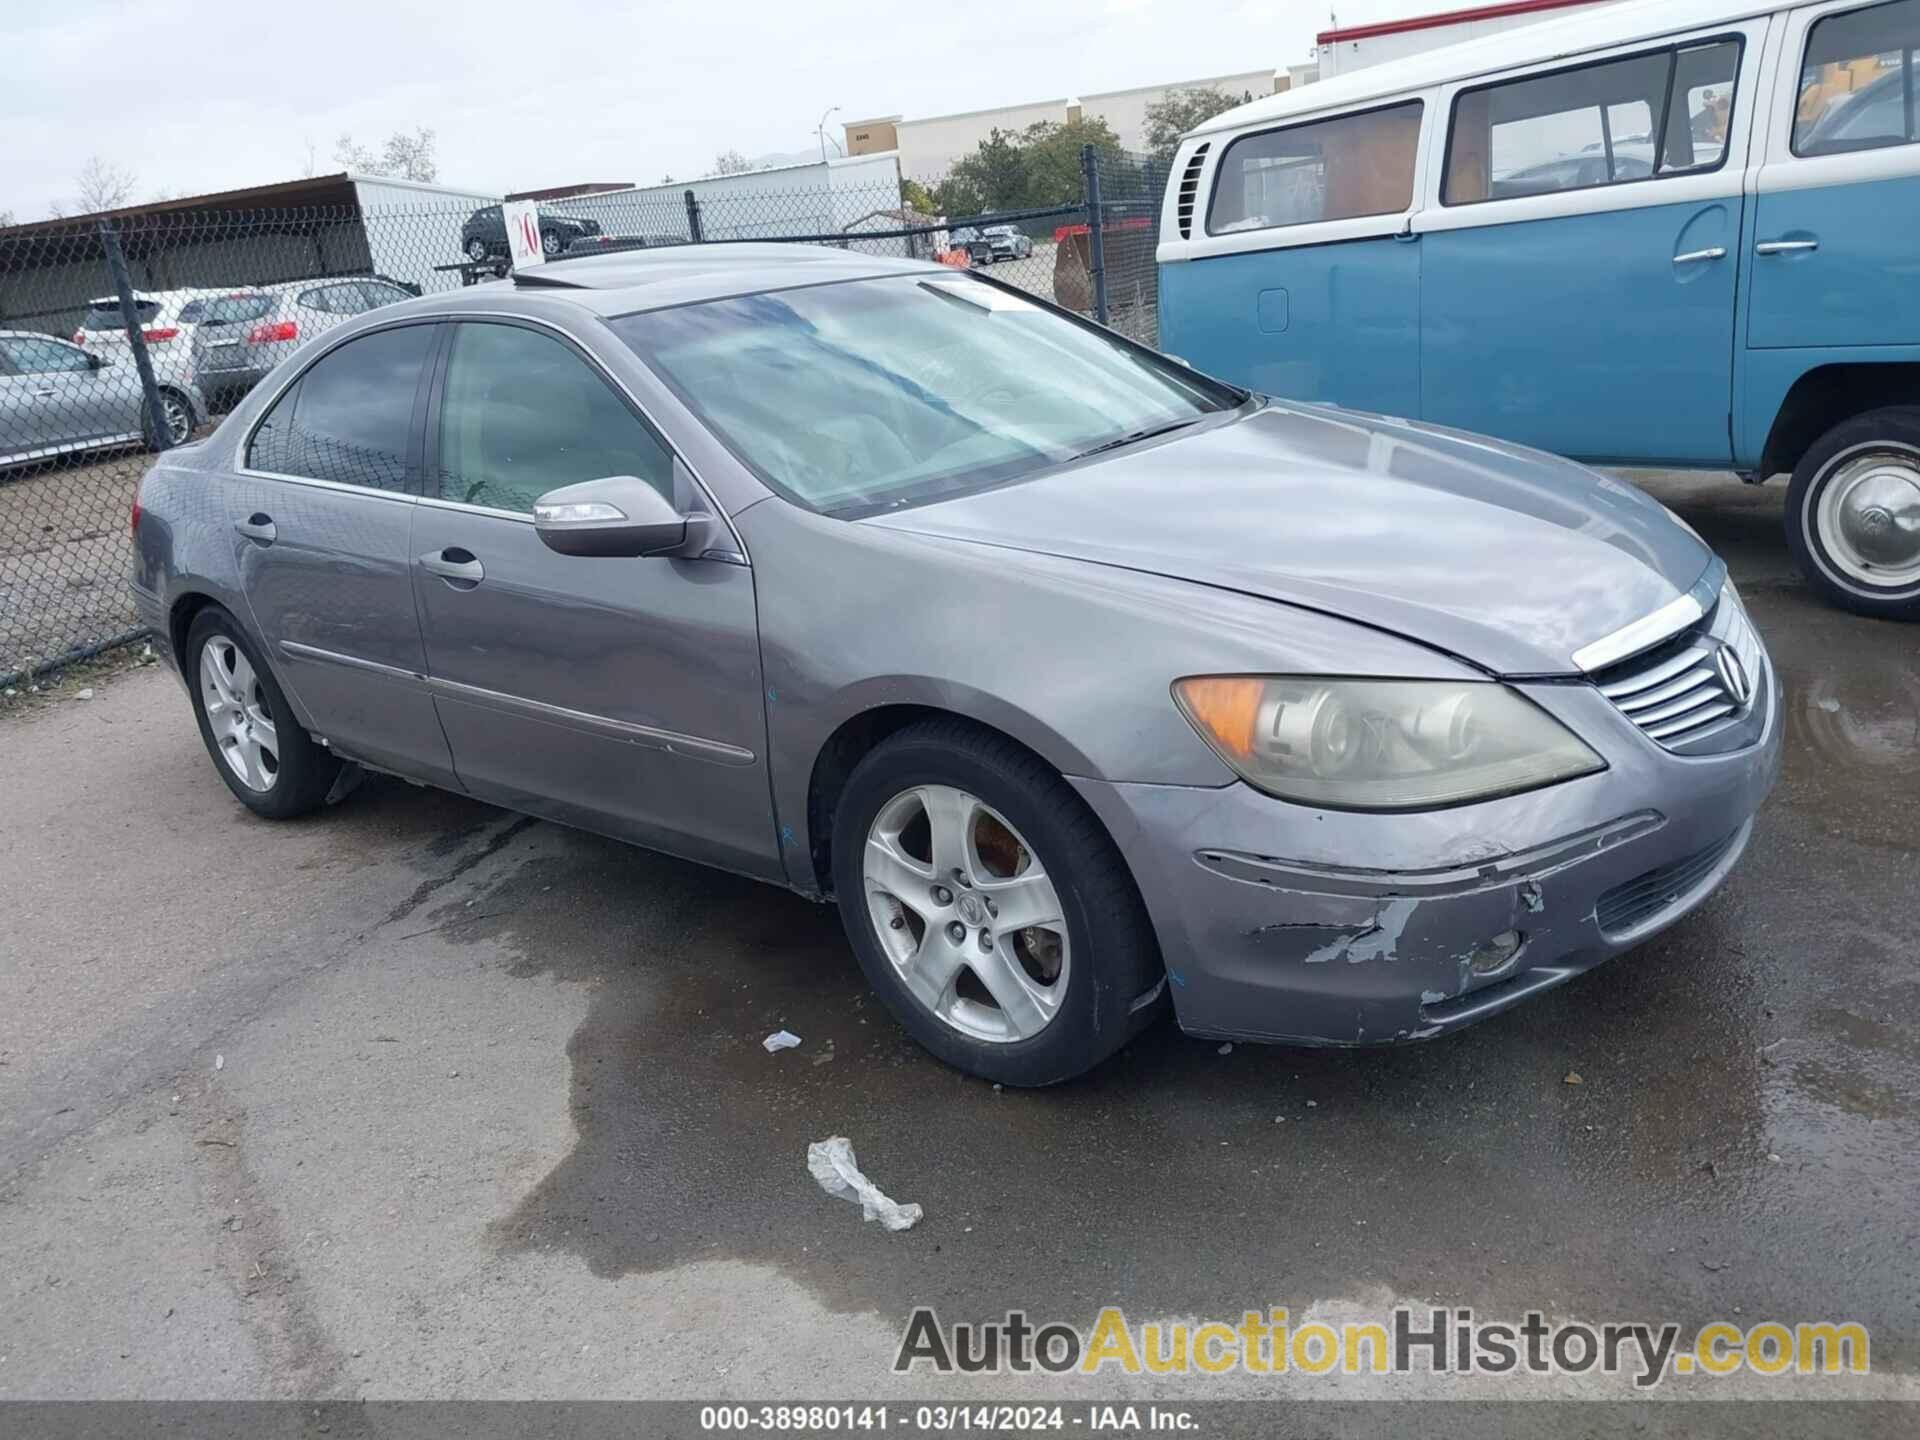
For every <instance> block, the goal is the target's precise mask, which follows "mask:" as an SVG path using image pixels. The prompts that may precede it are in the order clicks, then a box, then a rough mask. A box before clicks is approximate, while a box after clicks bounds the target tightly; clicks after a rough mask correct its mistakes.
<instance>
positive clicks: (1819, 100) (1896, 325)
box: [1746, 0, 1920, 418]
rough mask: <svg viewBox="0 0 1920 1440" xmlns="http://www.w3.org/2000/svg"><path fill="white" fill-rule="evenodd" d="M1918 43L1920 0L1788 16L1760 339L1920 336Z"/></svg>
mask: <svg viewBox="0 0 1920 1440" xmlns="http://www.w3.org/2000/svg"><path fill="white" fill-rule="evenodd" d="M1916 49H1920V0H1893V3H1888V4H1878V5H1866V6H1862V5H1859V4H1857V3H1854V4H1828V5H1821V6H1815V7H1809V8H1807V9H1803V10H1799V11H1795V12H1794V13H1793V14H1792V15H1791V16H1790V17H1788V22H1787V27H1786V33H1785V35H1784V37H1783V43H1782V50H1781V66H1780V68H1781V75H1780V84H1779V88H1778V90H1777V92H1776V101H1775V113H1774V122H1773V124H1772V125H1770V126H1769V130H1770V132H1771V133H1770V134H1769V136H1768V152H1767V159H1766V162H1765V164H1764V165H1763V166H1762V167H1761V169H1760V173H1759V176H1758V181H1757V184H1756V187H1755V188H1756V191H1757V194H1756V195H1755V198H1754V220H1753V225H1752V226H1751V234H1752V236H1753V241H1754V244H1753V253H1752V256H1751V257H1750V260H1749V262H1748V263H1749V264H1750V265H1751V267H1752V273H1753V279H1752V285H1751V296H1752V299H1751V301H1750V304H1749V307H1748V319H1747V331H1746V340H1747V344H1748V345H1749V346H1750V347H1752V348H1753V349H1755V350H1787V349H1809V348H1828V347H1836V348H1845V347H1854V346H1869V345H1882V346H1884V345H1913V344H1916V343H1920V285H1916V284H1915V280H1916V278H1920V275H1917V274H1916V271H1917V268H1920V267H1916V263H1915V256H1916V250H1915V240H1914V237H1915V235H1916V234H1920V69H1916V68H1915V51H1916ZM1833 358H1835V359H1844V358H1846V357H1845V356H1836V357H1833ZM1769 418H1770V417H1769Z"/></svg>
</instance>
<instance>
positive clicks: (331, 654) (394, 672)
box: [280, 640, 427, 689]
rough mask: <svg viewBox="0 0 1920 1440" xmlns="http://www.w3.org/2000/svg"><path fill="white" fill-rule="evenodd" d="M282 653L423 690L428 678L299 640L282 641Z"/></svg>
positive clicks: (418, 673)
mask: <svg viewBox="0 0 1920 1440" xmlns="http://www.w3.org/2000/svg"><path fill="white" fill-rule="evenodd" d="M280 653H281V654H282V655H285V656H286V657H287V658H288V659H290V660H316V661H319V662H320V663H321V664H323V665H339V666H342V667H344V668H345V669H348V670H359V671H362V672H364V673H366V674H368V675H378V676H380V677H381V678H382V679H386V680H400V681H404V682H405V683H407V684H409V685H413V686H417V687H420V688H423V689H424V688H425V686H426V683H427V677H426V676H425V675H422V674H420V672H419V671H417V670H405V669H402V668H401V667H400V666H398V665H387V664H383V663H382V662H381V661H378V660H363V659H361V658H360V657H359V656H358V655H342V654H341V653H340V652H339V651H338V650H322V649H321V648H320V647H319V646H318V645H303V644H301V643H300V642H299V641H298V640H282V641H281V642H280Z"/></svg>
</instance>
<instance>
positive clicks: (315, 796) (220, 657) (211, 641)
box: [186, 606, 340, 820]
mask: <svg viewBox="0 0 1920 1440" xmlns="http://www.w3.org/2000/svg"><path fill="white" fill-rule="evenodd" d="M186 662H187V670H186V673H187V676H188V679H189V683H190V684H191V686H192V690H193V713H194V717H195V718H196V719H197V720H198V721H199V722H200V738H201V739H202V740H203V741H205V742H206V746H207V753H208V754H209V755H211V756H212V757H213V763H214V768H215V769H216V770H218V771H219V772H220V778H221V779H222V780H224V781H226V783H227V788H228V789H229V790H231V791H232V792H233V793H234V795H235V796H236V797H238V798H239V800H240V802H241V803H242V804H243V805H245V806H246V807H247V808H248V809H249V810H252V811H253V812H254V813H255V814H257V815H264V816H266V817H267V818H269V819H273V820H284V819H290V818H291V817H293V816H295V815H304V814H306V813H307V812H308V811H310V810H313V809H316V808H317V807H318V806H319V805H320V804H321V803H322V802H323V801H324V800H325V798H326V795H327V792H328V791H329V790H330V789H331V788H332V786H333V781H334V778H335V776H336V775H338V774H339V770H340V762H339V761H338V760H337V759H336V758H335V757H334V756H333V755H331V754H330V753H329V752H328V751H327V750H325V749H324V748H322V747H321V746H319V745H316V744H315V743H314V741H313V737H312V736H310V735H308V734H307V732H306V731H305V730H304V729H303V728H301V725H300V722H299V720H298V719H296V718H295V716H294V714H293V710H292V707H291V706H289V705H288V704H287V697H286V696H285V694H283V693H282V691H281V689H280V686H279V684H278V682H276V681H275V680H274V678H273V675H272V674H271V673H270V672H269V671H268V670H267V668H266V667H265V666H264V665H263V664H261V663H260V659H259V656H258V654H257V652H255V650H254V648H253V645H252V643H251V642H250V641H249V640H248V639H247V638H246V636H245V634H244V633H243V632H242V631H241V629H240V626H239V625H238V623H237V622H236V621H235V620H234V619H233V617H232V616H231V615H229V614H228V613H227V612H226V611H224V610H222V609H220V608H219V607H218V606H209V607H207V608H206V609H205V610H202V611H201V612H200V613H199V614H198V615H196V616H195V617H194V621H193V626H192V628H191V629H189V630H188V632H187V644H186Z"/></svg>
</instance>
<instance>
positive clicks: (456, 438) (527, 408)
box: [435, 323, 673, 514]
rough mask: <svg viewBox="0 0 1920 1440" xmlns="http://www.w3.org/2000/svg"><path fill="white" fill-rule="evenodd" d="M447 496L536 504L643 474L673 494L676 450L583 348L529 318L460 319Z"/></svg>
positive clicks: (449, 393)
mask: <svg viewBox="0 0 1920 1440" xmlns="http://www.w3.org/2000/svg"><path fill="white" fill-rule="evenodd" d="M437 433H438V436H439V458H438V460H437V461H436V462H435V468H436V472H437V473H436V484H437V492H436V493H438V494H439V496H440V497H441V498H442V499H444V500H458V501H460V502H461V503H462V504H466V505H485V506H488V507H489V508H491V509H495V510H514V511H519V512H521V513H523V514H530V513H532V511H533V502H534V501H535V500H537V499H539V498H540V497H541V496H542V495H544V494H546V493H547V491H549V490H554V489H558V488H559V487H560V486H562V485H572V484H574V483H575V482H576V481H580V480H601V479H605V478H606V477H607V476H609V475H635V476H638V477H639V478H640V479H642V480H645V481H646V482H647V483H648V484H649V485H652V486H653V487H654V488H655V489H656V490H658V491H659V492H660V493H661V494H662V495H665V496H666V497H667V498H668V499H672V498H673V455H672V452H670V451H669V450H668V449H667V447H666V446H665V445H664V444H663V443H662V442H661V441H660V440H659V439H658V438H657V437H656V436H655V435H654V433H653V431H652V430H651V429H649V428H648V426H647V425H646V423H645V422H644V421H642V420H641V419H640V418H639V416H637V415H635V414H634V413H633V411H632V410H631V409H630V408H628V406H627V404H626V402H625V401H623V400H622V399H621V398H620V396H619V395H617V394H616V393H615V392H614V390H613V387H612V386H610V385H609V384H608V383H607V382H606V381H605V380H604V379H602V378H601V377H600V375H599V374H598V373H597V372H596V371H595V370H594V369H593V368H592V367H591V366H590V365H588V364H587V362H586V361H584V360H582V359H581V358H580V357H579V355H577V354H575V353H574V351H573V350H572V349H571V348H570V347H568V346H567V345H565V344H563V343H562V342H561V341H559V340H557V339H555V338H554V337H553V336H551V335H546V334H542V333H541V332H540V331H538V330H529V329H528V328H526V327H525V326H522V325H485V324H471V323H470V324H462V325H458V326H456V327H455V328H454V332H453V350H452V352H451V353H450V354H449V355H448V357H447V381H446V389H445V396H444V398H443V399H442V400H441V402H440V426H439V430H438V432H437Z"/></svg>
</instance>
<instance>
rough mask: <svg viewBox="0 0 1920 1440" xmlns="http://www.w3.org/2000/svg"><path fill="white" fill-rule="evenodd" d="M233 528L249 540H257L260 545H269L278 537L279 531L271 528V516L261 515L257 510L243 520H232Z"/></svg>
mask: <svg viewBox="0 0 1920 1440" xmlns="http://www.w3.org/2000/svg"><path fill="white" fill-rule="evenodd" d="M233 528H234V529H235V530H237V531H239V532H240V533H241V534H242V535H244V536H246V537H247V539H249V540H258V541H259V542H260V543H261V544H262V545H271V544H272V543H273V542H274V541H275V540H276V539H278V538H279V532H278V531H277V530H275V529H274V528H273V517H272V516H271V515H262V514H261V513H260V512H259V511H258V510H256V511H254V513H253V514H251V515H249V516H248V517H247V518H246V519H244V520H236V521H234V522H233Z"/></svg>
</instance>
